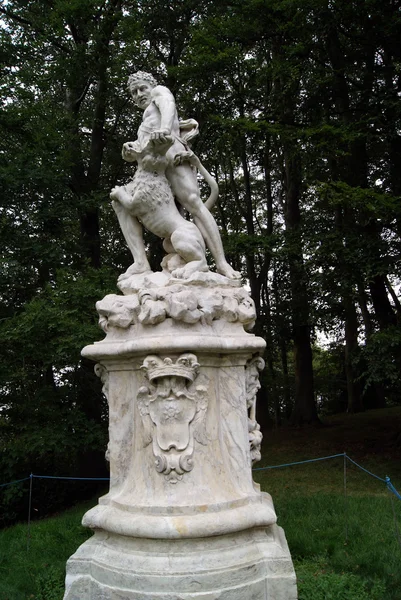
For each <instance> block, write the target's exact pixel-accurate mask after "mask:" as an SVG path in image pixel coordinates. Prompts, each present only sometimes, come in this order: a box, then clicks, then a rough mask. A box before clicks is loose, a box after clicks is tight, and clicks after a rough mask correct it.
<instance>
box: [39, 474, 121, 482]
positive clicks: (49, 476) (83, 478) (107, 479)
mask: <svg viewBox="0 0 401 600" xmlns="http://www.w3.org/2000/svg"><path fill="white" fill-rule="evenodd" d="M31 477H34V478H35V479H68V480H73V481H110V477H58V476H57V475H33V474H32V475H31ZM28 479H29V477H28Z"/></svg>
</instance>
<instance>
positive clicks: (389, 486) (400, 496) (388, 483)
mask: <svg viewBox="0 0 401 600" xmlns="http://www.w3.org/2000/svg"><path fill="white" fill-rule="evenodd" d="M340 456H342V457H344V458H346V459H347V460H349V461H350V462H351V463H352V464H354V465H355V466H356V467H358V469H361V471H364V472H365V473H367V474H368V475H370V476H371V477H374V478H375V479H378V480H379V481H382V482H383V483H385V484H386V486H387V489H388V490H389V491H390V492H391V493H392V494H394V495H395V496H396V498H398V500H401V494H400V493H399V492H398V491H397V490H396V488H395V487H394V485H393V484H392V483H391V480H390V477H386V478H385V479H383V478H382V477H379V476H378V475H375V474H374V473H372V472H371V471H368V469H365V467H362V465H360V464H358V463H357V462H356V461H355V460H353V459H352V458H351V457H349V456H348V454H347V453H346V452H342V453H341V454H332V455H330V456H322V457H320V458H310V459H308V460H299V461H296V462H292V463H283V464H281V465H270V466H268V467H257V468H254V469H252V470H253V471H267V470H268V469H281V468H284V467H292V466H295V465H305V464H308V463H314V462H319V461H322V460H330V459H332V458H339V457H340ZM32 478H35V479H61V480H68V481H110V478H109V477H62V476H60V477H59V476H57V475H34V474H33V473H31V475H30V476H29V477H24V478H23V479H16V480H15V481H10V482H9V483H2V484H0V488H2V487H6V486H9V485H13V484H15V483H21V482H22V481H27V480H28V479H32Z"/></svg>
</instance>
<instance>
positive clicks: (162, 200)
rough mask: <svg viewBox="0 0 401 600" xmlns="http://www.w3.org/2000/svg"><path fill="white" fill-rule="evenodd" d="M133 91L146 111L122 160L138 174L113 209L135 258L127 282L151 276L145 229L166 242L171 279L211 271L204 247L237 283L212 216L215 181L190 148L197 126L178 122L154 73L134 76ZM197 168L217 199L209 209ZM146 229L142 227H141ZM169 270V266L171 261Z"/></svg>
mask: <svg viewBox="0 0 401 600" xmlns="http://www.w3.org/2000/svg"><path fill="white" fill-rule="evenodd" d="M128 87H129V90H130V92H131V95H132V98H133V99H134V102H135V104H136V106H138V107H139V108H140V109H141V110H143V111H144V112H143V118H142V123H141V125H140V127H139V130H138V139H137V140H136V141H135V142H126V143H125V144H124V145H123V150H122V156H123V159H124V160H126V161H128V162H134V161H136V162H137V163H138V169H137V172H136V174H135V176H134V177H133V179H132V181H131V182H130V183H129V184H128V185H126V186H121V187H116V188H114V189H113V190H112V192H111V199H112V201H113V208H114V210H115V212H116V214H117V217H118V220H119V223H120V227H121V230H122V232H123V234H124V237H125V240H126V242H127V245H128V247H129V249H130V250H131V252H132V255H133V258H134V264H133V265H132V267H130V269H129V270H128V272H127V273H126V274H124V275H123V276H122V279H125V278H127V277H129V276H131V275H133V274H139V273H146V272H149V271H150V270H151V269H150V265H149V262H148V259H147V257H146V252H145V246H144V243H143V237H142V225H143V226H144V227H146V228H147V229H149V230H150V231H151V232H152V233H154V234H155V235H157V236H159V237H161V238H163V240H164V242H163V246H164V249H165V250H166V252H167V253H169V254H170V255H172V256H171V258H173V255H174V254H175V255H176V256H178V257H179V259H181V260H179V261H178V264H179V265H181V266H177V261H175V262H174V260H173V261H172V264H173V267H172V275H173V276H174V277H178V278H183V279H186V278H187V277H188V276H189V275H191V274H193V273H195V272H197V271H207V270H208V267H207V262H206V258H205V242H206V244H207V246H208V248H209V250H210V252H211V253H212V255H213V258H214V260H215V262H216V268H217V271H218V273H220V274H222V275H224V276H226V277H229V278H231V279H238V278H239V277H240V275H239V273H237V272H236V271H234V270H233V269H232V268H231V267H230V265H229V264H228V263H227V261H226V259H225V256H224V250H223V245H222V242H221V238H220V233H219V231H218V228H217V225H216V222H215V220H214V218H213V216H212V214H211V212H210V210H209V208H211V207H212V206H213V204H214V202H215V201H216V199H217V194H218V188H217V184H216V182H215V180H214V179H213V178H212V177H211V175H210V174H209V173H208V172H207V171H206V169H205V168H204V167H203V165H201V163H200V161H199V159H198V158H197V157H196V156H195V155H194V154H193V152H191V151H190V150H189V147H188V142H189V140H190V139H191V138H192V137H193V136H194V135H196V133H197V123H196V121H193V120H188V121H184V122H180V121H179V120H178V115H177V110H176V106H175V101H174V96H173V95H172V93H171V92H170V90H169V89H168V88H166V87H164V86H162V85H157V83H156V80H155V79H154V78H153V76H152V75H150V74H149V73H144V72H142V71H139V72H137V73H135V74H134V75H131V76H130V78H129V80H128ZM196 168H198V169H199V170H200V171H201V173H202V174H203V175H204V176H205V178H206V180H207V182H208V183H209V185H210V186H211V189H212V194H211V196H210V197H209V199H208V202H206V203H205V204H204V203H203V202H202V200H201V197H200V191H199V186H198V183H197V179H196ZM174 197H175V198H176V199H177V201H178V202H179V203H180V204H181V206H182V207H184V208H185V209H187V210H188V212H189V213H190V214H191V216H192V217H193V219H194V223H195V224H192V223H190V222H189V221H187V220H186V219H184V218H183V216H182V215H181V214H180V213H179V211H178V209H177V208H176V205H175V202H174ZM141 224H142V225H141ZM164 266H168V261H166V262H165V264H164Z"/></svg>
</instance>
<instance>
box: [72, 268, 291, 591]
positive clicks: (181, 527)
mask: <svg viewBox="0 0 401 600" xmlns="http://www.w3.org/2000/svg"><path fill="white" fill-rule="evenodd" d="M161 275H162V274H154V276H153V277H151V276H149V277H148V278H146V277H144V276H141V277H139V276H138V277H137V278H136V281H134V283H132V281H131V283H130V286H131V287H130V289H129V290H128V292H129V293H128V295H126V296H114V295H113V296H107V297H106V298H105V299H104V300H103V301H102V302H100V303H98V306H97V308H98V311H99V314H100V322H101V324H102V326H103V328H104V330H105V331H106V333H107V335H106V338H105V339H104V340H103V341H101V342H98V343H95V344H94V345H92V346H88V347H86V348H84V350H83V355H84V356H86V357H89V358H91V359H93V360H94V361H96V363H97V365H96V367H95V369H96V372H97V373H98V375H99V376H100V377H101V378H102V381H103V384H104V387H103V389H104V392H105V394H106V396H107V398H108V402H109V410H110V427H109V433H110V441H109V446H108V450H107V455H108V459H109V461H110V477H111V480H110V491H109V493H108V494H107V495H106V496H104V497H103V498H100V500H99V504H98V505H97V506H96V507H94V508H93V509H91V510H90V511H89V512H87V513H86V514H85V516H84V519H83V524H84V525H85V526H87V527H91V528H92V529H94V530H95V535H94V536H93V537H92V538H91V539H90V540H88V541H87V542H85V543H84V544H83V545H82V546H81V547H80V548H79V549H78V550H77V552H76V553H75V554H74V555H73V556H72V557H71V558H70V559H69V561H68V564H67V577H66V593H65V597H64V598H65V600H89V599H90V600H95V599H96V600H100V599H101V600H117V599H121V600H122V599H123V598H124V599H127V600H128V599H130V600H131V599H132V600H145V599H149V600H156V599H157V600H181V599H182V600H184V599H185V600H190V599H191V600H192V599H193V600H195V599H202V600H215V599H216V600H217V599H219V600H237V599H238V600H295V599H296V598H297V592H296V583H295V574H294V571H293V567H292V562H291V557H290V554H289V551H288V547H287V544H286V541H285V537H284V533H283V531H282V529H281V528H279V527H277V525H276V524H275V523H276V515H275V512H274V507H273V503H272V500H271V497H270V495H269V494H266V493H262V492H261V491H260V489H259V486H258V485H256V484H255V483H254V482H253V480H252V471H251V468H252V461H253V460H255V459H257V458H258V455H259V447H260V440H261V435H260V431H259V427H258V425H257V423H256V419H255V401H256V391H257V389H258V371H259V370H260V369H261V367H262V363H263V361H262V360H261V359H260V358H259V355H260V353H261V352H262V351H263V349H264V346H265V343H264V341H263V340H262V339H261V338H258V337H256V336H254V335H252V334H250V333H247V332H246V331H245V329H244V327H245V328H248V327H250V326H251V325H252V322H253V318H254V308H253V304H252V301H251V300H250V298H249V296H248V293H247V292H246V291H245V290H244V289H242V288H240V287H238V284H237V285H236V284H235V282H232V281H230V280H226V279H225V278H224V277H221V276H215V278H216V277H217V278H218V280H217V282H216V281H214V282H213V286H212V287H211V286H210V284H208V283H207V282H205V281H203V280H202V279H200V280H194V281H189V282H186V283H185V284H183V283H177V282H176V281H174V280H171V279H169V280H167V281H160V277H161ZM209 275H210V274H209ZM216 283H217V285H216ZM125 293H127V290H125Z"/></svg>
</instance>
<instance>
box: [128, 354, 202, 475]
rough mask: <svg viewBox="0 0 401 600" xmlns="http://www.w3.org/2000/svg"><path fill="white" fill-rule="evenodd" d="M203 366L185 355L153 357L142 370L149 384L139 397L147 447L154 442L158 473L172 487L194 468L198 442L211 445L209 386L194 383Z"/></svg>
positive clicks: (148, 359)
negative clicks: (207, 433) (207, 423)
mask: <svg viewBox="0 0 401 600" xmlns="http://www.w3.org/2000/svg"><path fill="white" fill-rule="evenodd" d="M199 366H200V365H199V363H198V360H197V357H196V356H195V354H190V353H185V354H181V356H179V357H178V358H177V359H176V360H174V359H172V358H170V357H167V358H161V357H160V356H156V355H150V356H147V357H146V358H145V360H144V361H143V364H142V367H141V369H142V370H143V371H144V373H145V377H146V379H147V380H148V381H149V385H148V386H142V387H141V388H140V389H139V391H138V396H137V400H138V408H139V412H140V414H141V417H142V423H143V427H144V430H143V439H144V446H145V447H146V446H148V445H149V444H151V443H152V449H153V454H154V456H155V468H156V471H157V472H158V473H161V474H163V475H164V476H165V478H166V480H167V481H169V482H170V483H172V484H175V483H177V482H178V481H180V480H181V479H182V477H183V475H184V473H188V472H189V471H191V470H192V469H193V467H194V462H193V454H194V447H195V443H194V442H195V441H197V442H199V443H200V444H203V445H206V444H207V435H206V428H205V417H206V410H207V407H208V398H207V387H205V386H202V385H198V386H196V385H195V383H194V381H195V379H196V377H197V375H198V371H199Z"/></svg>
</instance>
